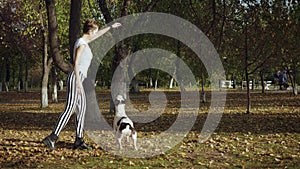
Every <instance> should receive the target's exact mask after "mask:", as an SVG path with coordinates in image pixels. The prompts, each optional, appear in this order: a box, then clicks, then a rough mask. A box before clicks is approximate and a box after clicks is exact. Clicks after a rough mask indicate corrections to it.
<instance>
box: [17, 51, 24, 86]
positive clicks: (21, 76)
mask: <svg viewBox="0 0 300 169" xmlns="http://www.w3.org/2000/svg"><path fill="white" fill-rule="evenodd" d="M21 57H22V56H21ZM23 63H24V62H23V59H20V63H19V75H18V91H21V90H22V89H23Z"/></svg>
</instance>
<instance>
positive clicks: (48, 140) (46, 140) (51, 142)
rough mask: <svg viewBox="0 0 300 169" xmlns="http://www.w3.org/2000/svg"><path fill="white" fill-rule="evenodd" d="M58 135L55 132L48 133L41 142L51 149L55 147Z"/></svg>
mask: <svg viewBox="0 0 300 169" xmlns="http://www.w3.org/2000/svg"><path fill="white" fill-rule="evenodd" d="M57 139H58V137H57V136H56V135H55V134H50V135H49V136H47V137H46V138H44V140H43V143H44V144H45V145H46V146H48V147H49V148H50V149H51V150H54V149H55V143H56V141H57Z"/></svg>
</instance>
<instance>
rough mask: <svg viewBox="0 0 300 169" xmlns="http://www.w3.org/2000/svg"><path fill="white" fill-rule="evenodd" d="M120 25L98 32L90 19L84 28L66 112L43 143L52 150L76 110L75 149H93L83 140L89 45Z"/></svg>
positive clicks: (76, 56)
mask: <svg viewBox="0 0 300 169" xmlns="http://www.w3.org/2000/svg"><path fill="white" fill-rule="evenodd" d="M120 26H121V24H120V23H115V24H113V25H112V26H109V27H106V28H104V29H101V30H99V31H98V24H97V23H96V22H95V20H93V19H88V20H87V21H86V22H85V23H84V26H83V35H82V37H80V38H79V39H78V40H77V41H76V43H75V46H74V55H73V60H74V64H73V68H74V69H73V71H71V72H70V74H69V75H68V80H67V81H68V94H67V101H66V107H65V110H64V112H62V113H61V115H60V116H59V118H58V121H57V123H56V125H55V128H54V130H53V131H52V133H51V134H50V135H49V136H47V137H46V138H45V139H44V140H43V143H44V144H45V145H46V146H49V147H50V149H55V143H56V141H57V140H58V136H59V133H60V132H61V130H62V129H63V128H64V127H65V126H66V124H67V123H68V121H69V119H70V117H71V115H72V114H73V113H74V111H75V109H76V114H77V116H76V140H75V142H74V146H73V149H91V147H90V146H88V145H87V144H85V142H84V140H83V126H84V117H85V110H86V97H85V91H84V89H83V86H82V82H83V81H84V79H85V78H86V77H87V71H88V68H89V66H90V63H91V60H92V58H93V54H92V52H91V49H90V47H89V45H88V43H89V42H91V41H93V40H94V39H96V38H97V37H99V36H101V35H103V34H105V33H106V32H108V31H109V30H110V29H112V28H118V27H120Z"/></svg>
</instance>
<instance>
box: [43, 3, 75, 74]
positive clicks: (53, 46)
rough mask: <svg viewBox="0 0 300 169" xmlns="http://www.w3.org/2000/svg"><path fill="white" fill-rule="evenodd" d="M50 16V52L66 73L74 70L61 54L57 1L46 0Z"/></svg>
mask: <svg viewBox="0 0 300 169" xmlns="http://www.w3.org/2000/svg"><path fill="white" fill-rule="evenodd" d="M45 1H46V8H47V16H48V32H49V42H50V52H51V55H52V57H53V60H54V62H55V64H56V65H57V66H58V67H59V68H60V69H61V70H62V71H63V72H65V73H69V72H70V71H71V70H72V65H71V64H70V63H67V62H65V61H64V58H63V57H62V56H61V54H60V52H59V44H58V26H57V20H56V10H55V0H45Z"/></svg>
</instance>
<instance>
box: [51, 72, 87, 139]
mask: <svg viewBox="0 0 300 169" xmlns="http://www.w3.org/2000/svg"><path fill="white" fill-rule="evenodd" d="M79 75H80V79H81V82H83V80H84V79H85V78H84V76H83V75H82V74H81V73H80V72H79ZM75 110H76V114H77V115H76V120H75V125H76V137H79V138H82V137H83V126H84V117H85V111H86V97H85V92H84V90H83V89H82V91H81V94H78V93H77V91H76V77H75V72H74V71H72V72H70V73H69V75H68V89H67V101H66V107H65V110H64V112H62V114H61V115H60V116H59V118H58V121H57V123H56V126H55V128H54V130H53V132H52V133H54V134H55V135H56V136H58V135H59V133H60V132H61V130H62V129H63V128H64V127H65V126H66V124H67V123H68V121H69V120H70V118H71V115H72V114H73V113H74V112H75Z"/></svg>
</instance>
